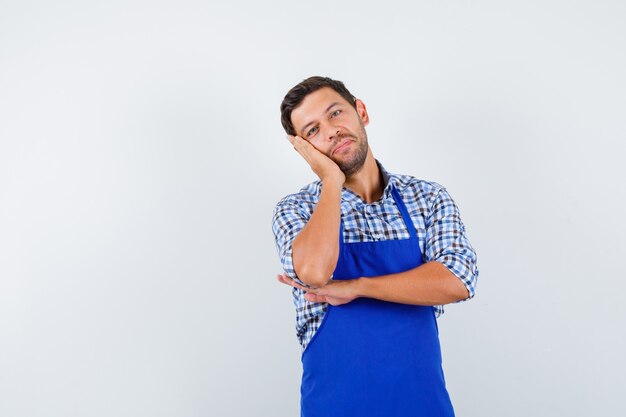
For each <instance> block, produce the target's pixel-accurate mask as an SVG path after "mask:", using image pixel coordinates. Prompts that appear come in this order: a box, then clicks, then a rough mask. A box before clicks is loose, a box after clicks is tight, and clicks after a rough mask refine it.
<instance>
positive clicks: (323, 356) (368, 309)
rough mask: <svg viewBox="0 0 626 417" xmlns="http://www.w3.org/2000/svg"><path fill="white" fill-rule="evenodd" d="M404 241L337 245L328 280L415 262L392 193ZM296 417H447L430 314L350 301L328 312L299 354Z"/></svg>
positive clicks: (412, 241)
mask: <svg viewBox="0 0 626 417" xmlns="http://www.w3.org/2000/svg"><path fill="white" fill-rule="evenodd" d="M392 195H393V198H394V200H395V202H396V205H397V206H398V208H399V209H400V213H401V214H402V218H403V219H404V223H405V225H406V226H407V228H408V230H409V233H410V237H409V238H408V239H401V240H384V241H378V242H358V243H344V242H343V222H342V223H341V229H340V233H339V236H340V240H339V250H340V252H339V259H338V261H337V267H336V269H335V272H334V274H333V279H334V280H341V279H354V278H358V277H375V276H378V275H385V274H393V273H397V272H403V271H406V270H409V269H413V268H415V267H417V266H419V265H421V264H422V263H423V262H422V253H421V251H420V246H419V240H418V237H417V233H416V231H415V226H414V225H413V222H412V220H411V217H410V216H409V213H408V211H407V209H406V206H405V205H404V203H403V202H402V198H401V197H400V195H399V194H398V192H397V191H396V189H395V188H393V187H392ZM302 368H303V373H302V384H301V387H300V393H301V403H300V406H301V417H352V416H355V417H356V416H358V417H418V416H424V417H439V416H445V417H450V416H454V410H453V408H452V403H451V402H450V397H449V395H448V391H447V390H446V385H445V380H444V376H443V369H442V367H441V349H440V347H439V329H438V327H437V321H436V319H435V312H434V309H433V307H432V306H418V305H410V304H400V303H392V302H387V301H382V300H377V299H373V298H364V297H362V298H357V299H355V300H353V301H351V302H349V303H347V304H343V305H339V306H332V305H330V304H329V305H328V309H327V310H326V313H325V315H324V318H323V320H322V323H321V325H320V327H319V328H318V330H317V331H316V333H315V334H314V335H313V338H312V339H311V340H310V342H309V344H308V345H307V347H306V349H305V350H304V352H302Z"/></svg>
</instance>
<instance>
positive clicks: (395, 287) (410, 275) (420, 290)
mask: <svg viewBox="0 0 626 417" xmlns="http://www.w3.org/2000/svg"><path fill="white" fill-rule="evenodd" d="M355 285H356V287H357V288H356V291H357V295H358V296H359V297H368V298H376V299H379V300H384V301H391V302H395V303H403V304H416V305H443V304H448V303H452V302H455V301H459V300H463V299H466V298H467V297H468V296H469V294H468V291H467V288H466V287H465V285H464V284H463V283H462V282H461V280H459V279H458V278H457V277H456V276H455V275H454V274H453V273H452V272H450V270H448V268H446V267H445V266H444V265H442V264H441V263H439V262H436V261H431V262H427V263H425V264H422V265H420V266H418V267H417V268H413V269H410V270H408V271H405V272H400V273H397V274H390V275H381V276H377V277H373V278H359V279H358V280H356V282H355Z"/></svg>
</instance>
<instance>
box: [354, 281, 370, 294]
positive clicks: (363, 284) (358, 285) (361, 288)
mask: <svg viewBox="0 0 626 417" xmlns="http://www.w3.org/2000/svg"><path fill="white" fill-rule="evenodd" d="M368 284H369V280H368V279H367V278H365V277H360V278H356V279H354V292H355V294H356V296H357V298H358V297H367V289H368Z"/></svg>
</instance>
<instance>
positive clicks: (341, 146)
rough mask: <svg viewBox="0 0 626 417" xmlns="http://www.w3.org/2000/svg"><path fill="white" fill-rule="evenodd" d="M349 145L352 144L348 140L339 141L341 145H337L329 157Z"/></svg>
mask: <svg viewBox="0 0 626 417" xmlns="http://www.w3.org/2000/svg"><path fill="white" fill-rule="evenodd" d="M350 143H352V141H351V140H350V139H344V140H343V141H341V143H339V145H338V146H337V147H336V148H335V149H333V152H332V153H331V155H334V154H335V153H336V152H337V151H340V150H342V149H343V148H345V147H346V146H348V145H350Z"/></svg>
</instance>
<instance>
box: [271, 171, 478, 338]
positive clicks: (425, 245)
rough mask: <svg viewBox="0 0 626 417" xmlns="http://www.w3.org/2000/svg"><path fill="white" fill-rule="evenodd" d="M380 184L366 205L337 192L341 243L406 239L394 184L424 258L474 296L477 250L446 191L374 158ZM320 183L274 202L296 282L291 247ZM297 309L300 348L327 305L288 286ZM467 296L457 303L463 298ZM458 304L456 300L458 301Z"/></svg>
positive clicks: (279, 238)
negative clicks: (388, 168) (379, 192)
mask: <svg viewBox="0 0 626 417" xmlns="http://www.w3.org/2000/svg"><path fill="white" fill-rule="evenodd" d="M376 163H377V164H378V167H379V168H380V170H381V172H382V175H383V182H384V185H385V188H384V191H383V196H382V197H381V199H380V200H378V201H376V202H374V203H372V204H367V203H365V202H364V201H363V200H362V199H361V198H360V197H359V196H358V195H357V194H355V193H354V192H352V191H350V190H348V189H347V188H344V189H343V191H342V194H341V219H342V220H343V225H344V242H345V243H351V242H372V241H380V240H388V239H407V238H408V237H409V232H408V230H407V229H406V226H405V224H404V221H403V220H402V215H401V214H400V210H399V209H398V207H397V206H396V204H395V201H394V200H393V196H392V195H391V187H395V188H396V189H397V190H398V192H399V194H400V196H401V197H402V200H403V201H404V204H405V205H406V207H407V210H408V212H409V215H410V216H411V219H412V220H413V226H415V228H416V231H417V236H418V238H419V244H420V249H421V251H422V260H423V262H424V263H425V262H428V261H437V262H440V263H442V264H443V265H445V266H446V267H447V268H448V269H449V270H450V271H451V272H452V273H454V275H456V276H457V277H458V278H459V279H460V280H461V282H463V284H465V286H466V287H467V290H468V291H469V298H472V297H474V290H475V287H476V281H477V278H478V268H477V266H476V252H475V251H474V249H473V248H472V246H471V245H470V243H469V241H468V240H467V237H466V236H465V226H464V225H463V223H462V221H461V217H460V214H459V209H458V207H457V206H456V204H455V203H454V201H453V200H452V198H451V197H450V195H449V194H448V192H447V191H446V189H445V188H444V187H443V186H441V185H439V184H437V183H436V182H429V181H424V180H419V179H416V178H414V177H412V176H409V175H394V174H390V173H388V172H387V171H386V170H385V169H384V168H383V166H382V165H381V164H380V162H378V161H376ZM321 185H322V183H321V181H315V182H313V183H311V184H309V185H307V186H306V187H304V188H302V189H301V190H300V191H299V192H297V193H295V194H290V195H288V196H286V197H285V198H283V199H282V200H280V201H279V202H278V204H277V205H276V208H275V209H274V213H273V219H272V230H273V232H274V238H275V239H276V247H277V249H278V254H279V256H280V261H281V263H282V266H283V269H284V270H285V273H286V274H287V275H289V276H290V277H291V278H293V279H295V280H296V282H298V283H300V284H302V285H304V286H308V285H306V284H304V283H303V282H302V281H300V280H299V279H298V277H297V276H296V273H295V271H294V268H293V261H292V258H291V246H292V244H293V240H294V239H295V237H296V236H297V235H298V233H299V232H300V230H302V229H303V228H304V226H305V225H306V223H307V222H308V220H309V219H310V218H311V215H312V214H313V210H314V209H315V206H316V204H317V202H318V200H319V196H320V192H321ZM292 294H293V302H294V305H295V307H296V335H297V337H298V341H299V342H300V345H301V346H302V350H304V349H305V348H306V346H307V344H308V343H309V341H310V340H311V338H312V337H313V335H314V334H315V332H316V331H317V329H318V328H319V326H320V324H321V323H322V319H323V317H324V314H325V312H326V309H327V307H328V304H327V303H313V302H310V301H307V300H305V299H304V291H302V290H300V289H298V288H293V290H292ZM469 298H467V299H465V300H461V301H466V300H468V299H469ZM457 302H459V301H457ZM434 308H435V315H436V317H439V316H440V315H441V314H443V306H440V305H438V306H434Z"/></svg>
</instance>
